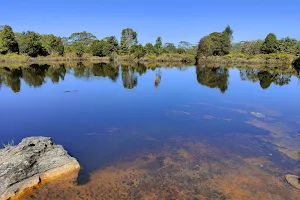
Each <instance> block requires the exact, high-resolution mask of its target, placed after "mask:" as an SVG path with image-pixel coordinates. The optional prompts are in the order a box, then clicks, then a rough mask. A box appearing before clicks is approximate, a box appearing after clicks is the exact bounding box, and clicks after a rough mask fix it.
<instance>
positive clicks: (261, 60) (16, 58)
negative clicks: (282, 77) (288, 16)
mask: <svg viewBox="0 0 300 200" xmlns="http://www.w3.org/2000/svg"><path fill="white" fill-rule="evenodd" d="M296 60H297V57H296V56H292V55H284V54H267V55H256V56H245V55H235V54H228V55H225V56H208V57H201V58H198V59H197V60H196V59H195V58H194V56H193V55H189V54H162V55H159V56H155V55H146V56H144V57H142V58H139V59H138V58H134V57H133V56H132V55H126V56H124V55H123V56H119V55H118V56H116V57H97V56H91V55H90V54H84V55H83V57H76V55H73V54H66V55H65V56H38V57H35V58H34V57H29V56H25V55H18V54H11V55H2V56H1V55H0V66H1V65H7V64H12V65H14V64H15V65H16V64H40V63H45V64H46V63H66V62H77V63H80V62H95V63H97V62H98V63H101V62H114V63H122V62H128V63H183V64H191V65H215V64H221V65H224V64H225V65H276V66H277V67H282V68H289V67H290V66H292V65H293V62H294V61H296Z"/></svg>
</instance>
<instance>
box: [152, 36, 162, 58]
mask: <svg viewBox="0 0 300 200" xmlns="http://www.w3.org/2000/svg"><path fill="white" fill-rule="evenodd" d="M154 48H155V53H156V54H157V55H160V54H161V52H162V39H161V37H157V39H156V42H155V45H154Z"/></svg>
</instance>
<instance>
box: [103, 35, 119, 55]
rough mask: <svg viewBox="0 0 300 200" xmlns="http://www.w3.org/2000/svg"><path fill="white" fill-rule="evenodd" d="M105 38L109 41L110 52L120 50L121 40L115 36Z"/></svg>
mask: <svg viewBox="0 0 300 200" xmlns="http://www.w3.org/2000/svg"><path fill="white" fill-rule="evenodd" d="M104 40H105V41H106V42H107V43H108V48H109V49H108V51H109V52H110V53H113V52H116V51H117V50H118V47H119V42H118V40H117V39H116V37H115V36H110V37H106V38H104Z"/></svg>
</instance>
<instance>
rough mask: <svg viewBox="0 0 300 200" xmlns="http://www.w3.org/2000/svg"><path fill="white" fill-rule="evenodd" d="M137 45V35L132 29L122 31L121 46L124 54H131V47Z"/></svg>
mask: <svg viewBox="0 0 300 200" xmlns="http://www.w3.org/2000/svg"><path fill="white" fill-rule="evenodd" d="M137 44H138V40H137V33H136V32H135V31H133V30H132V29H131V28H126V29H124V30H122V35H121V44H120V46H121V52H122V53H125V54H126V53H129V50H130V47H132V46H133V45H137Z"/></svg>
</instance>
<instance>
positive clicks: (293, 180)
mask: <svg viewBox="0 0 300 200" xmlns="http://www.w3.org/2000/svg"><path fill="white" fill-rule="evenodd" d="M299 178H300V177H299V176H295V175H291V174H288V175H286V176H285V179H286V181H287V182H288V183H289V184H291V185H292V186H294V187H295V188H297V189H298V190H300V183H299V181H298V179H299Z"/></svg>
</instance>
